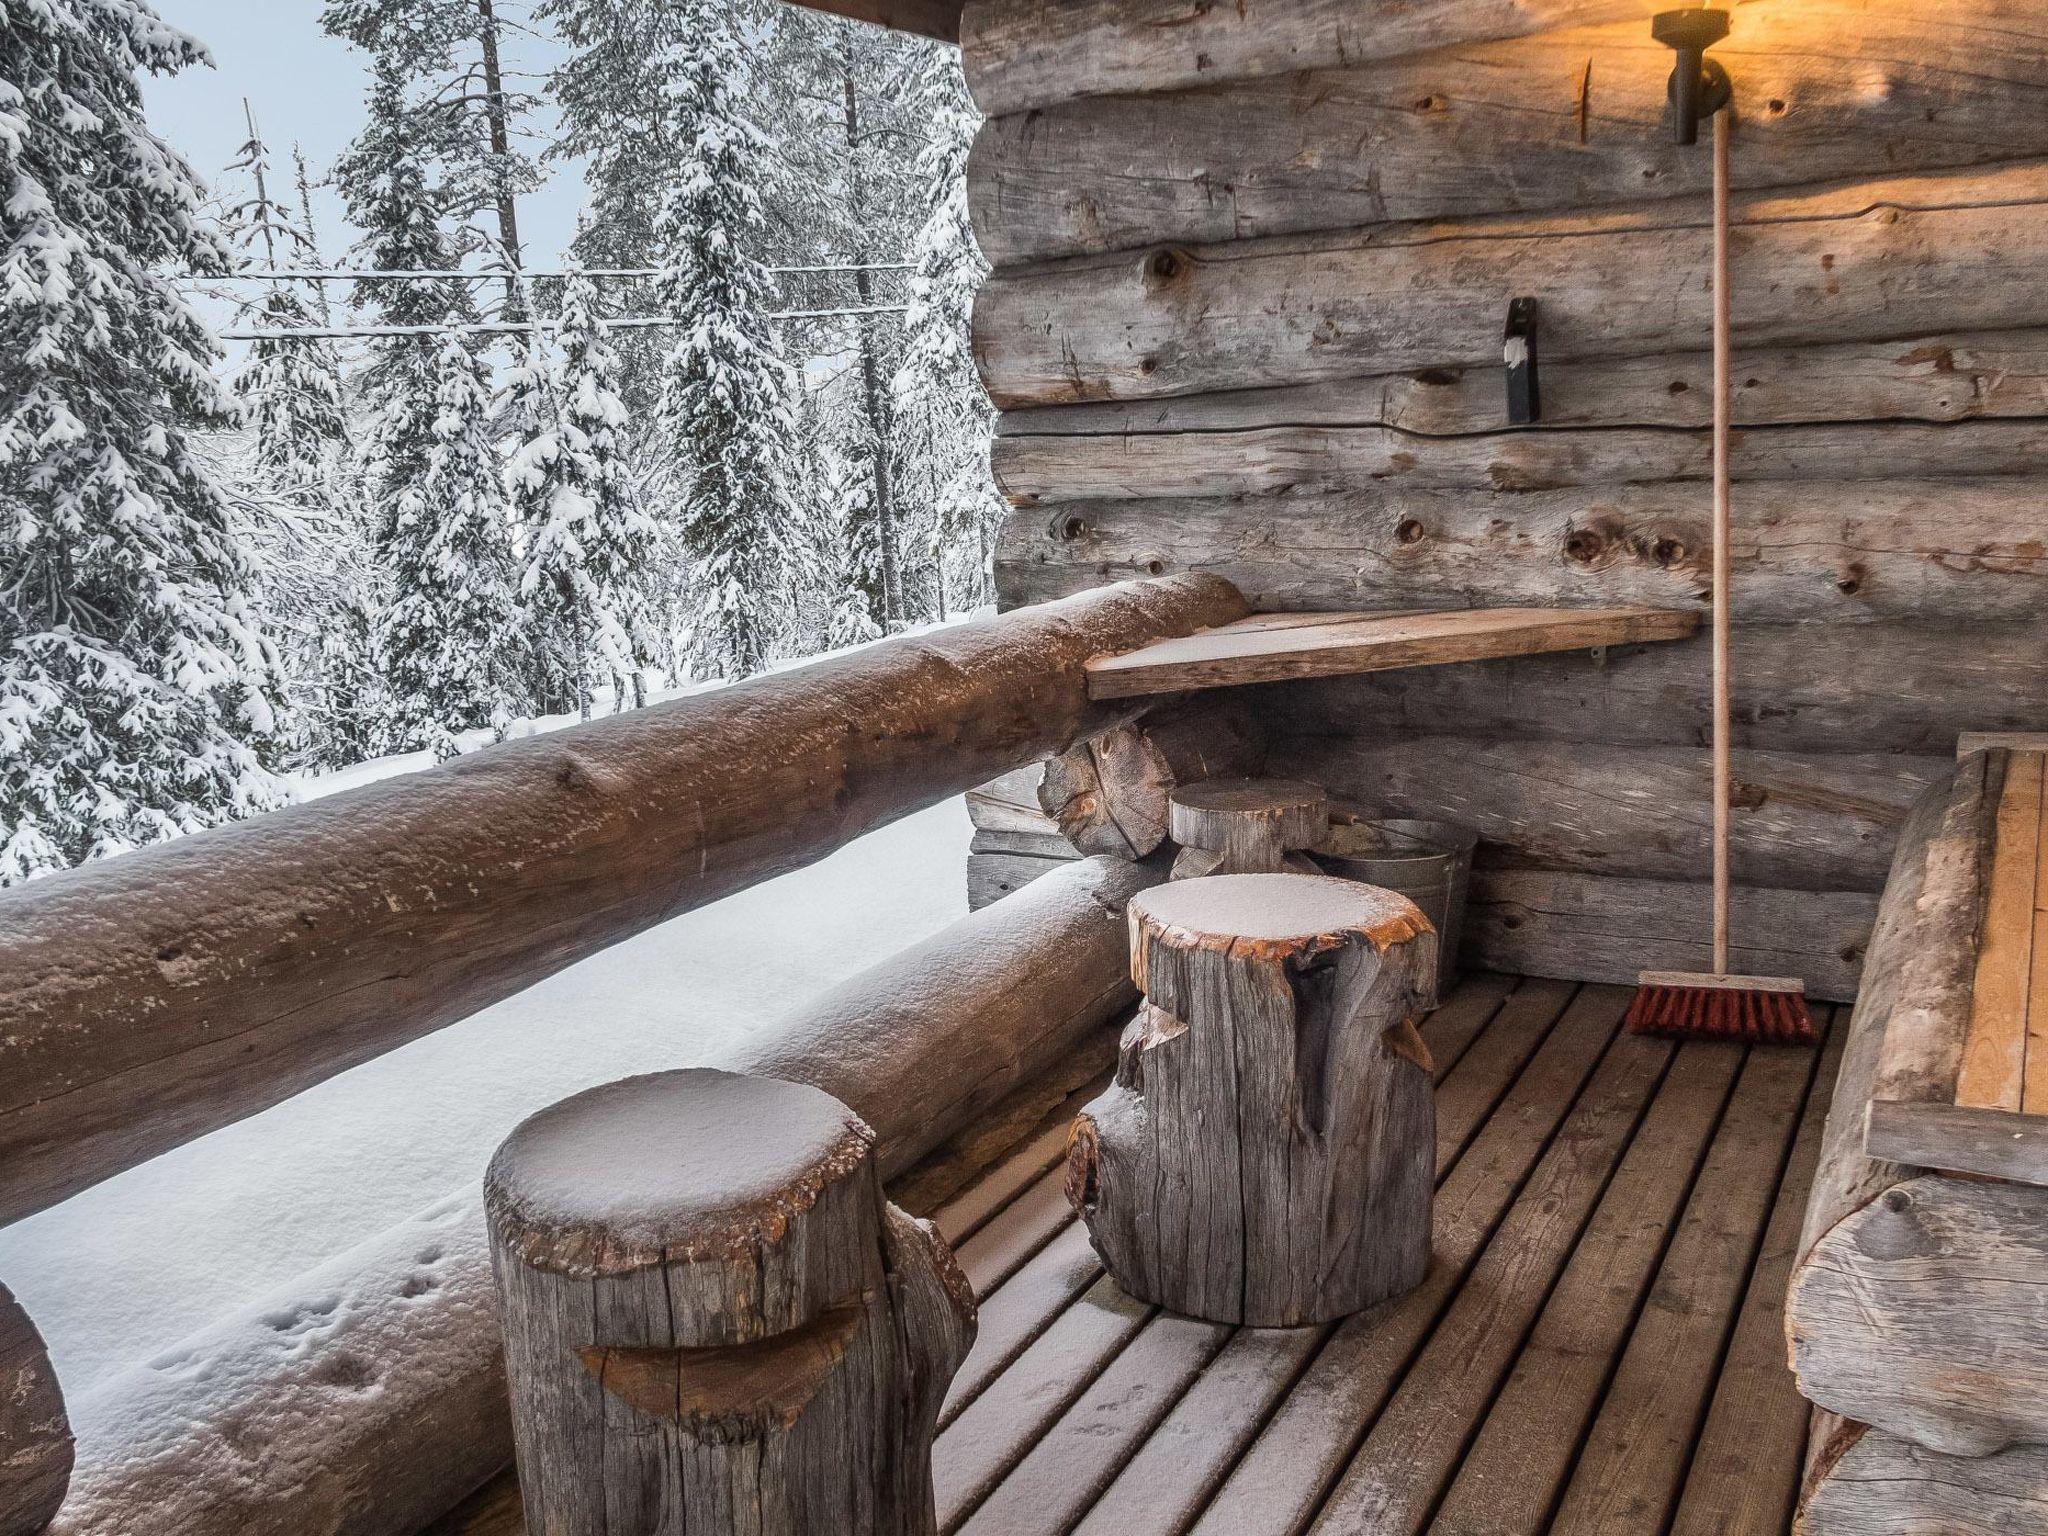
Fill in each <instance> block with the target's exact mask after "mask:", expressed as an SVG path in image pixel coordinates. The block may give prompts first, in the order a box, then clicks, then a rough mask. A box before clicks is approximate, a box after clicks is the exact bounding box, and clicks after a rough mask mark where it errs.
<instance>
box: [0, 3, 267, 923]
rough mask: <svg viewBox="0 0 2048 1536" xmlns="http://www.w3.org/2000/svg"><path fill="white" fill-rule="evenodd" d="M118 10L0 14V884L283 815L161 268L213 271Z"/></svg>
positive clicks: (141, 45)
mask: <svg viewBox="0 0 2048 1536" xmlns="http://www.w3.org/2000/svg"><path fill="white" fill-rule="evenodd" d="M205 57H206V56H205V52H204V50H203V49H202V48H201V47H200V45H199V44H198V43H197V42H196V41H194V40H193V39H192V38H190V37H188V36H186V35H185V34H184V33H182V32H180V31H178V30H177V29H176V28H174V27H171V26H169V25H167V24H166V23H165V22H164V21H162V20H161V19H160V18H159V17H158V16H157V14H156V13H155V12H154V11H153V10H151V9H150V8H149V7H148V6H147V5H145V4H142V3H140V0H91V3H90V4H67V5H49V4H30V5H14V4H10V5H4V6H0V334H4V335H5V336H6V337H7V344H6V345H5V347H0V828H4V834H0V836H4V841H0V883H12V882H15V881H19V880H23V879H27V878H30V877H32V876H35V875H39V874H44V873H48V872H50V871H53V870H57V869H62V868H64V867H66V866H68V865H72V864H76V863H78V862H80V861H82V860H84V859H88V858H94V857H100V856H104V855H107V854H111V853H118V852H120V851H122V850H123V849H126V848H131V847H135V846H138V845H141V844H145V843H153V842H159V841H162V840H164V839H166V838H171V837H176V836H179V835H180V834H183V833H188V832H194V831H198V830H201V829H203V828H206V827H211V826H215V825H218V824H219V823H221V822H223V821H227V820H231V819H233V818H236V817H239V816H245V815H248V814H251V813H252V812H256V811H261V810H267V809H269V808H271V807H273V806H275V805H278V804H280V803H281V802H282V801H283V799H284V798H285V793H284V788H283V785H282V783H281V781H279V780H278V779H277V778H276V777H275V776H274V775H273V774H272V773H271V772H270V771H269V768H268V767H267V765H266V758H267V756H268V753H269V751H270V749H271V743H272V741H273V738H274V735H275V733H276V731H277V728H278V724H279V722H278V718H277V710H278V705H279V702H280V700H281V698H282V679H281V676H280V673H279V666H278V657H277V652H276V649H275V647H274V646H273V644H272V642H271V640H270V638H269V636H268V634H267V632H266V626H265V622H264V619H263V616H262V614H261V613H260V612H259V611H258V609H257V608H256V606H255V605H254V604H253V603H251V602H250V601H249V599H248V598H247V596H246V595H245V594H246V592H247V590H248V588H249V587H250V585H251V571H250V564H249V557H248V553H247V551H246V550H244V549H243V548H242V547H241V546H240V544H239V543H238V541H237V539H236V536H235V532H234V530H233V528H232V527H231V526H230V522H229V518H228V515H227V509H226V506H225V504H224V502H223V499H222V496H221V493H220V490H219V488H218V487H217V486H216V485H215V484H214V483H213V481H212V480H211V479H210V478H209V476H208V475H207V473H206V471H205V469H204V467H203V466H202V465H201V464H200V463H199V462H198V461H197V460H196V458H195V456H194V454H193V451H192V444H191V442H190V440H189V438H188V433H189V432H190V431H191V430H192V429H193V428H195V427H204V426H220V425H224V424H226V423H228V422H230V421H232V420H233V419H234V417H235V405H234V402H233V400H232V399H231V398H230V397H229V396H228V395H227V394H226V393H225V392H224V391H223V390H222V389H221V388H220V386H219V385H218V384H217V383H216V382H215V379H214V376H213V367H214V364H215V361H216V358H217V356H218V349H217V347H216V346H215V344H214V342H213V340H212V338H211V337H210V336H209V335H208V333H207V331H206V329H205V327H204V326H203V325H202V324H201V323H200V321H199V319H198V318H197V317H196V316H195V315H194V314H193V313H192V311H191V310H190V309H189V308H188V307H187V306H186V304H185V302H184V301H183V299H182V298H181V297H180V295H179V294H178V292H177V290H176V288H175V287H174V286H173V285H172V283H171V282H170V280H169V279H168V278H167V277H165V276H164V275H163V273H164V271H165V270H166V269H170V270H175V269H178V268H184V269H187V270H191V271H197V272H219V271H221V270H223V268H224V266H225V260H226V257H225V252H224V251H223V250H222V249H221V246H220V244H219V242H218V240H217V239H216V238H215V236H214V235H213V234H212V233H211V232H210V230H209V229H208V227H207V225H206V223H205V221H204V219H203V217H202V214H201V206H200V204H201V196H202V190H203V189H202V188H201V186H200V184H199V181H198V179H197V178H196V177H195V176H194V175H193V173H192V171H191V169H190V167H189V166H187V165H186V163H185V161H184V160H183V159H182V158H181V157H180V156H179V155H178V154H177V153H176V152H175V151H173V150H172V149H170V148H169V147H168V146H167V145H165V144H164V143H163V141H162V140H160V139H159V138H157V136H156V135H155V134H154V133H152V132H151V131H150V129H149V127H148V125H147V123H146V121H145V120H144V116H143V110H142V100H141V93H140V90H139V87H138V85H137V75H138V72H139V71H142V70H150V71H153V72H161V73H168V72H172V71H176V70H179V69H182V68H185V67H188V66H190V65H193V64H197V63H201V62H204V61H205Z"/></svg>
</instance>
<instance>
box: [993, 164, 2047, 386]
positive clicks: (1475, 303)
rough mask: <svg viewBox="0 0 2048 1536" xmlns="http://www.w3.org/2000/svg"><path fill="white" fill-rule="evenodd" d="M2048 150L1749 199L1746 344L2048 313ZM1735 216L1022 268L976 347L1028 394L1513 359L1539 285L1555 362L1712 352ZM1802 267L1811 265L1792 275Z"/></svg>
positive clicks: (1740, 238) (1004, 276)
mask: <svg viewBox="0 0 2048 1536" xmlns="http://www.w3.org/2000/svg"><path fill="white" fill-rule="evenodd" d="M2044 201H2048V163H2044V162H2042V161H2038V160H2037V161H2026V162H2018V163H2015V164H2012V165H2008V166H2004V167H2000V168H1999V169H1996V170H1991V171H1983V172H1967V173H1933V174H1928V175H1923V176H1905V177H1899V178H1896V179H1891V180H1884V181H1867V182H1859V183H1856V184H1854V185H1852V186H1847V187H1836V188H1829V189H1826V190H1822V191H1800V192H1788V193H1784V194H1775V193H1748V194H1738V195H1737V197H1736V199H1735V203H1736V208H1735V218H1736V221H1737V224H1738V232H1737V236H1736V240H1735V245H1734V250H1733V258H1732V259H1733V268H1732V271H1733V276H1732V279H1731V281H1732V282H1733V283H1734V284H1735V285H1736V287H1738V288H1739V290H1740V291H1741V292H1742V294H1743V295H1744V301H1743V302H1742V303H1741V304H1740V305H1738V306H1737V307H1736V312H1735V321H1734V324H1735V330H1734V340H1735V343H1736V344H1737V345H1738V346H1744V347H1758V346H1778V345H1784V344H1790V343H1829V342H1848V341H1881V340H1895V339H1899V338H1904V337H1919V336H1926V335H1930V334H1933V333H1936V332H1941V331H1954V330H1989V329H2001V328H2002V329H2013V328H2024V327H2034V326H2041V325H2048V293H2044V292H2043V291H2042V290H2041V288H2040V285H2038V284H2033V283H2031V282H2029V281H2028V280H2027V278H2026V276H2025V274H2026V273H2028V272H2030V271H2032V270H2033V269H2034V268H2035V267H2037V266H2038V265H2040V264H2042V263H2044V262H2048V219H2044V218H2043V217H2042V211H2041V208H2040V207H2039V204H2041V203H2042V202H2044ZM1711 246H1712V238H1711V231H1710V230H1709V229H1708V228H1707V221H1706V219H1705V218H1704V216H1703V214H1702V212H1701V210H1700V209H1699V207H1698V205H1697V203H1696V202H1695V201H1692V200H1683V201H1676V202H1671V203H1654V204H1648V205H1643V206H1640V207H1627V208H1618V209H1614V210H1602V211H1598V212H1594V213H1590V214H1576V215H1572V214H1543V215H1534V214H1532V215H1516V216H1503V217H1498V218H1486V219H1468V220H1457V221H1452V222H1446V223H1439V224H1431V223H1422V224H1385V225H1378V226H1375V227H1372V228H1369V229H1364V230H1349V231H1343V232H1339V233H1332V234H1326V235H1283V236H1277V237H1273V238H1271V239H1263V240H1237V241H1232V242H1230V243H1228V244H1219V245H1196V246H1173V245H1166V246H1158V247H1154V248H1152V249H1149V250H1144V251H1131V252H1126V253H1121V254H1112V255H1107V256H1097V257H1076V258H1074V259H1073V260H1071V261H1067V262H1060V263H1056V264H1045V265H1041V266H1035V267H1029V268H1011V269H1006V270H999V271H998V272H997V273H996V274H995V275H994V276H993V277H991V278H990V279H989V281H988V283H987V284H986V285H985V286H984V287H983V288H982V290H981V293H980V295H979V297H978V298H977V300H976V303H975V308H974V351H975V359H976V362H977V363H978V365H979V367H980V370H981V376H982V380H983V382H984V383H985V384H986V385H987V386H988V391H989V396H990V398H991V399H992V400H994V402H995V403H996V404H997V405H998V406H1001V407H1003V408H1005V409H1009V408H1012V407H1017V406H1035V405H1052V404H1060V403H1067V402H1073V401H1081V400H1116V399H1124V400H1134V399H1150V398H1155V397H1158V396H1165V395H1185V394H1197V393H1201V392H1205V391H1209V390H1220V389H1248V388H1264V387H1272V386H1278V385H1287V384H1306V383H1312V382H1314V381H1317V380H1321V379H1336V378H1344V377H1348V376H1355V375H1359V374H1368V373H1392V372H1396V371H1402V370H1408V369H1418V368H1440V367H1458V366H1472V365H1475V364H1481V363H1485V364H1490V365H1492V366H1494V367H1496V368H1497V367H1499V365H1500V345H1501V342H1500V335H1501V323H1502V317H1503V316H1504V315H1505V313H1506V310H1507V302H1508V300H1509V299H1510V298H1511V297H1513V296H1514V295H1516V294H1523V293H1539V294H1542V295H1543V356H1544V359H1545V361H1546V364H1547V363H1548V362H1550V361H1553V360H1555V361H1565V360H1583V359H1587V358H1593V357H1632V356H1645V355H1649V354H1653V353H1661V352H1670V351H1675V350H1678V349H1680V348H1684V347H1692V346H1697V345H1698V344H1699V340H1700V338H1701V337H1702V336H1703V335H1704V334H1705V332H1706V329H1707V325H1708V319H1709V316H1708V313H1707V310H1708V303H1707V292H1708V279H1709V270H1708V269H1709V267H1710V266H1711V259H1710V256H1711ZM1787 273H1801V274H1810V280H1807V281H1798V282H1792V281H1787V280H1786V279H1785V275H1786V274H1787Z"/></svg>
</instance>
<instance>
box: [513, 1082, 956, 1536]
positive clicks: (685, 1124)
mask: <svg viewBox="0 0 2048 1536" xmlns="http://www.w3.org/2000/svg"><path fill="white" fill-rule="evenodd" d="M485 1203H486V1210H487V1213H488V1217H489V1222H490V1235H491V1257H492V1262H493V1267H494V1269H495V1271H496V1274H497V1282H498V1296H499V1300H500V1302H501V1305H502V1309H503V1313H504V1325H505V1355H506V1364H507V1367H508V1372H509V1375H510V1378H511V1388H512V1415H513V1438H514V1444H515V1446H516V1449H517V1451H518V1462H519V1485H520V1490H521V1492H522V1494H523V1496H524V1498H525V1502H526V1521H527V1529H528V1530H529V1531H533V1532H536V1533H538V1532H542V1531H545V1532H547V1533H548V1536H640V1533H653V1532H656V1531H659V1532H662V1533H664V1536H712V1533H721V1536H722V1533H726V1532H742V1531H744V1532H748V1533H754V1536H773V1533H790V1536H798V1533H813V1532H822V1531H832V1532H842V1531H843V1532H854V1533H874V1536H898V1533H903V1536H911V1533H915V1536H929V1533H931V1532H932V1531H933V1530H934V1529H935V1522H934V1515H933V1505H932V1481H931V1444H932V1436H933V1433H934V1429H935V1427H936V1423H937V1419H938V1412H939V1404H940V1402H941V1400H942V1399H943V1398H944V1396H945V1392H946V1387H947V1385H948V1383H949V1382H951V1380H952V1378H953V1373H954V1372H955V1371H956V1370H957V1369H958V1368H959V1365H960V1362H961V1360H962V1359H963V1358H964V1357H965V1355H966V1353H967V1347H968V1345H969V1343H971V1342H972V1340H973V1337H974V1301H973V1297H972V1294H971V1293H970V1292H969V1290H968V1288H967V1282H966V1281H965V1279H964V1278H962V1276H961V1274H960V1270H959V1268H958V1266H956V1265H955V1264H954V1262H953V1259H952V1256H951V1254H950V1253H949V1252H948V1251H947V1250H946V1248H945V1245H944V1244H943V1243H942V1242H941V1241H940V1239H939V1237H938V1234H937V1233H936V1231H935V1230H934V1229H933V1228H932V1227H931V1226H930V1225H929V1224H928V1223H925V1222H920V1221H915V1220H912V1219H911V1218H910V1217H909V1216H906V1215H905V1214H904V1213H903V1212H902V1211H900V1210H898V1209H897V1208H896V1207H895V1206H893V1205H891V1204H889V1203H888V1201H887V1200H886V1199H885V1198H884V1196H883V1193H882V1185H881V1179H880V1175H879V1173H878V1171H877V1169H876V1166H875V1158H874V1133H873V1132H872V1131H870V1130H869V1129H868V1128H867V1126H866V1125H865V1124H863V1123H862V1122H861V1120H860V1119H859V1118H858V1117H857V1116H855V1115H854V1113H853V1112H852V1111H851V1110H849V1109H847V1108H846V1106H844V1105H843V1104H841V1103H840V1102H839V1101H838V1100H836V1099H834V1098H832V1097H831V1096H830V1095H828V1094H825V1093H822V1092H820V1091H819V1090H817V1089H815V1088H810V1087H806V1086H804V1085H802V1084H799V1083H787V1082H780V1081H776V1080H774V1079H770V1078H756V1077H739V1076H735V1075H733V1074H731V1073H726V1072H715V1071H708V1070H692V1071H682V1072H663V1073H658V1074H656V1075H654V1076H651V1077H635V1078H628V1079H626V1080H625V1081H623V1082H617V1083H611V1084H608V1085H606V1086H605V1087H602V1088H594V1089H591V1090H590V1091H589V1092H587V1093H581V1094H578V1095H576V1096H575V1097H573V1098H570V1099H565V1100H564V1101H563V1102H561V1103H559V1104H556V1105H554V1106H553V1107H551V1108H549V1109H544V1110H542V1111H541V1112H540V1113H538V1114H536V1115H534V1116H533V1117H531V1118H530V1119H528V1120H527V1121H525V1122H524V1123H523V1124H521V1125H520V1126H519V1128H518V1129H517V1130H515V1131H514V1132H513V1133H512V1135H511V1136H510V1137H509V1138H508V1139H507V1140H506V1142H505V1143H504V1145H503V1146H501V1147H500V1148H499V1149H498V1152H497V1155H496V1156H495V1157H493V1158H492V1159H491V1166H490V1170H489V1172H488V1174H487V1175H486V1176H485Z"/></svg>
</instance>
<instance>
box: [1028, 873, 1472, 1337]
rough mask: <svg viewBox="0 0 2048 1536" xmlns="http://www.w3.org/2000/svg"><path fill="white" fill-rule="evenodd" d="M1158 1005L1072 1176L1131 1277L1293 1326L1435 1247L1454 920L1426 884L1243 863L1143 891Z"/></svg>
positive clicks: (1136, 1030)
mask: <svg viewBox="0 0 2048 1536" xmlns="http://www.w3.org/2000/svg"><path fill="white" fill-rule="evenodd" d="M1131 950H1132V969H1133V972H1134V974H1135V975H1136V977H1137V980H1138V983H1139V986H1140V988H1141V989H1142V990H1143V991H1144V993H1145V997H1146V1003H1145V1006H1144V1007H1143V1008H1141V1009H1140V1010H1139V1014H1138V1017H1137V1019H1136V1020H1135V1021H1134V1022H1133V1023H1132V1024H1131V1026H1130V1027H1129V1028H1128V1029H1127V1030H1126V1031H1125V1034H1124V1040H1123V1044H1122V1047H1121V1050H1120V1060H1119V1064H1118V1068H1117V1080H1116V1083H1115V1084H1114V1085H1113V1086H1112V1087H1111V1089H1110V1090H1109V1091H1108V1092H1107V1093H1106V1094H1104V1095H1103V1096H1102V1097H1101V1098H1098V1099H1097V1100H1095V1102H1093V1103H1092V1104H1090V1105H1089V1106H1088V1108H1087V1109H1086V1110H1085V1111H1083V1113H1082V1115H1081V1117H1080V1119H1079V1120H1078V1121H1077V1122H1076V1124H1075V1130H1074V1141H1073V1149H1072V1152H1071V1155H1070V1157H1069V1162H1068V1191H1069V1193H1070V1195H1071V1196H1072V1198H1073V1200H1074V1204H1075V1206H1076V1207H1077V1208H1078V1209H1079V1210H1080V1212H1081V1214H1082V1217H1083V1219H1084V1220H1085V1221H1086V1222H1087V1223H1088V1230H1089V1234H1090V1236H1091V1237H1092V1238H1093V1239H1094V1242H1095V1246H1096V1249H1097V1251H1098V1252H1099V1253H1101V1255H1102V1257H1103V1262H1104V1264H1105V1265H1106V1267H1107V1268H1108V1269H1109V1271H1110V1273H1111V1274H1113V1275H1115V1276H1116V1277H1117V1280H1118V1282H1119V1283H1120V1284H1121V1285H1122V1286H1123V1288H1124V1289H1125V1290H1126V1291H1129V1292H1131V1293H1132V1294H1134V1295H1138V1296H1143V1297H1145V1298H1147V1299H1149V1300H1153V1301H1157V1302H1159V1303H1161V1304H1162V1305H1165V1306H1167V1307H1169V1308H1171V1309H1172V1310H1174V1311H1176V1312H1180V1313H1184V1314H1188V1315H1191V1316H1195V1317H1201V1318H1206V1319H1209V1320H1211V1321H1217V1322H1231V1323H1246V1324H1250V1325H1252V1326H1257V1327H1288V1326H1294V1325H1298V1324H1302V1323H1310V1322H1323V1321H1326V1320H1328V1319H1331V1318H1334V1317H1339V1316H1343V1315H1344V1314H1346V1313H1350V1312H1356V1311H1358V1310H1360V1309H1361V1308H1364V1307H1368V1306H1371V1305H1373V1304H1374V1303H1376V1302H1379V1301H1382V1300H1385V1299H1386V1298H1388V1297H1390V1296H1396V1295H1399V1294H1400V1293H1401V1292H1403V1291H1406V1290H1409V1289H1410V1288H1412V1287H1413V1286H1414V1285H1416V1284H1417V1283H1418V1282H1419V1281H1420V1280H1421V1278H1422V1275H1423V1272H1424V1270H1426V1269H1427V1268H1428V1265H1429V1211H1430V1189H1431V1184H1432V1182H1433V1181H1432V1170H1433V1156H1432V1149H1433V1146H1434V1125H1435V1118H1434V1117H1435V1101H1434V1096H1433V1094H1432V1091H1431V1086H1430V1076H1431V1071H1430V1065H1429V1054H1428V1049H1427V1047H1426V1046H1424V1045H1423V1043H1422V1040H1421V1037H1420V1036H1419V1035H1417V1033H1416V1031H1415V1022H1414V1021H1415V1020H1416V1019H1417V1018H1418V1017H1419V1016H1420V1010H1421V1009H1422V1007H1424V1006H1426V1005H1427V1004H1429V1003H1431V1002H1433V1001H1434V997H1433V993H1434V983H1435V974H1436V946H1435V936H1434V934H1433V933H1431V931H1430V929H1429V926H1428V921H1427V919H1425V918H1424V917H1423V916H1422V915H1421V913H1420V912H1419V911H1418V910H1417V909H1416V907H1415V906H1414V904H1413V903H1412V902H1410V901H1408V900H1407V899H1406V898H1405V897H1401V896H1397V895H1395V894H1394V893H1392V892H1389V891H1381V890H1377V889H1375V888H1373V887H1370V886H1363V885H1357V884H1354V883H1352V882H1349V881H1341V880H1333V879H1330V878H1328V877H1324V876H1310V875H1273V874H1252V875H1224V876H1217V877H1215V878H1212V879H1207V880H1192V881H1186V882H1183V883H1180V884H1176V885H1172V886H1167V887H1163V888H1161V889H1160V890H1158V891H1156V892H1153V893H1150V894H1148V895H1146V896H1144V897H1143V898H1140V899H1138V900H1135V901H1134V903H1133V906H1132V908H1131Z"/></svg>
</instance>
